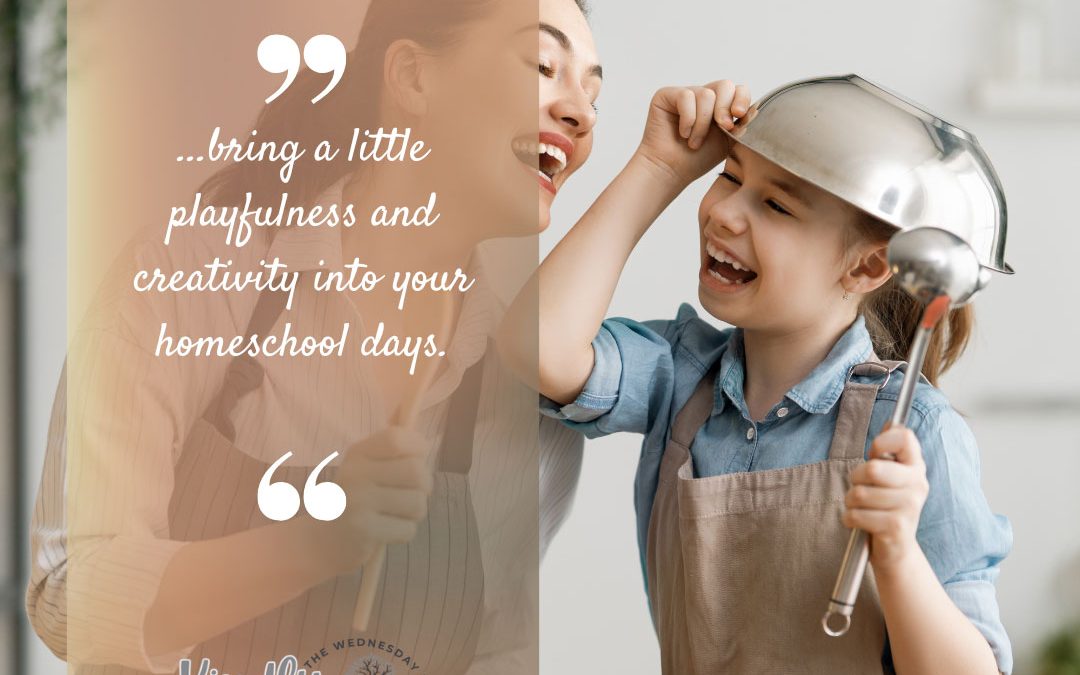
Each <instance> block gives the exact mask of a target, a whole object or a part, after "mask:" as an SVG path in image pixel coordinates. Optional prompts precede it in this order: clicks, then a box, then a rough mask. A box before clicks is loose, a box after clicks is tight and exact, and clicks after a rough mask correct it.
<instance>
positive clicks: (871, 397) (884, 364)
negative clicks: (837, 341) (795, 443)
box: [829, 354, 907, 459]
mask: <svg viewBox="0 0 1080 675" xmlns="http://www.w3.org/2000/svg"><path fill="white" fill-rule="evenodd" d="M906 365H907V364H906V363H905V362H903V361H881V360H880V359H878V357H877V356H876V355H875V354H871V355H870V360H868V361H866V362H865V363H860V364H858V365H856V366H853V367H852V368H851V370H850V371H849V372H848V377H847V381H846V383H845V384H844V392H843V393H842V394H841V395H840V411H839V412H838V413H837V416H836V429H835V430H834V431H833V437H832V444H831V445H830V446H829V459H863V457H864V456H865V453H866V437H867V436H869V434H870V417H871V415H873V413H874V403H875V402H877V397H878V393H879V392H880V391H881V390H882V389H884V388H885V387H886V385H888V384H889V380H890V379H891V377H892V374H893V372H894V371H896V370H897V369H899V368H901V366H906ZM853 375H859V376H861V377H872V376H874V375H885V379H884V380H883V381H882V382H881V383H872V382H871V383H861V382H856V381H854V380H853V379H851V378H852V376H853Z"/></svg>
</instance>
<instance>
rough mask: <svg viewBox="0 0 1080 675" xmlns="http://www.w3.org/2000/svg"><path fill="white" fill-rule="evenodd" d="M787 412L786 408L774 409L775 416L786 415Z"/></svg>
mask: <svg viewBox="0 0 1080 675" xmlns="http://www.w3.org/2000/svg"><path fill="white" fill-rule="evenodd" d="M787 414H788V409H787V408H780V409H779V410H777V411H776V416H777V417H787Z"/></svg>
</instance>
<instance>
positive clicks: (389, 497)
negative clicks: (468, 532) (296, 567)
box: [314, 427, 434, 573]
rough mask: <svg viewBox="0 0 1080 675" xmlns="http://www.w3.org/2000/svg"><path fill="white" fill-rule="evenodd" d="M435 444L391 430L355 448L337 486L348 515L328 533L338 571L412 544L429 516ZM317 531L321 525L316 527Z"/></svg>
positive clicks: (347, 454)
mask: <svg viewBox="0 0 1080 675" xmlns="http://www.w3.org/2000/svg"><path fill="white" fill-rule="evenodd" d="M430 445H431V443H430V442H429V441H428V440H427V439H425V438H424V437H423V436H421V435H420V434H419V433H417V432H415V431H412V430H409V429H406V428H404V427H390V428H388V429H386V430H384V431H382V432H380V433H378V434H375V435H374V436H371V437H369V438H366V439H364V440H363V441H360V442H359V443H356V444H355V445H353V446H351V447H350V448H349V449H348V450H347V451H346V452H345V458H344V461H343V462H342V464H341V466H340V467H339V468H338V471H337V473H336V474H335V475H334V482H335V483H337V484H338V485H340V486H341V489H342V490H344V491H345V495H346V506H345V513H343V514H342V515H341V517H340V518H338V519H337V520H335V521H333V522H332V523H327V524H326V525H328V526H329V527H328V528H327V531H324V533H323V534H324V537H325V535H329V539H330V541H329V542H328V544H324V545H329V546H331V547H332V551H333V552H334V553H336V554H337V555H335V556H334V562H335V564H336V565H337V566H338V567H339V570H338V571H339V573H345V572H350V571H353V570H355V569H356V568H357V567H359V566H361V565H363V564H364V563H365V562H367V561H368V560H369V559H370V558H371V556H372V555H373V554H374V553H375V551H377V550H378V549H379V548H380V547H381V546H385V545H386V544H400V543H406V542H408V541H411V540H412V538H413V537H415V536H416V530H417V526H418V525H419V523H420V521H422V520H423V519H424V518H425V517H426V516H427V510H428V496H429V495H430V494H431V490H432V485H433V482H434V479H433V475H432V469H431V468H429V462H428V453H429V450H430ZM314 526H315V527H318V526H319V524H315V525H314Z"/></svg>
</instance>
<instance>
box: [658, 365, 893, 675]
mask: <svg viewBox="0 0 1080 675" xmlns="http://www.w3.org/2000/svg"><path fill="white" fill-rule="evenodd" d="M899 365H900V364H899V363H896V362H889V363H888V364H882V363H881V362H879V361H877V359H876V357H873V361H872V362H871V363H865V364H861V365H859V366H856V367H855V368H854V369H853V371H852V372H853V373H855V374H858V375H874V374H878V375H881V374H884V373H885V372H892V370H894V369H896V368H897V367H898V366H899ZM718 371H719V362H717V364H715V365H714V366H713V367H712V369H711V370H710V371H709V373H708V374H707V375H706V376H705V377H704V378H702V380H701V381H700V382H699V384H698V386H697V388H696V389H695V391H694V393H693V395H691V397H690V399H689V400H688V401H687V403H686V405H685V406H684V407H683V408H682V410H680V411H679V413H678V414H677V415H676V417H675V423H674V425H673V426H672V430H671V436H670V440H669V441H668V444H667V446H666V448H665V449H664V456H663V459H662V460H661V464H660V478H659V483H658V487H657V491H656V499H655V502H654V505H653V510H652V514H651V517H650V521H649V532H648V540H647V549H646V571H647V576H648V585H649V603H650V608H651V610H652V615H653V621H654V623H655V625H656V630H657V635H658V638H659V641H660V658H661V663H662V672H664V673H665V674H668V675H676V674H677V675H717V674H719V673H737V674H740V675H741V674H743V673H770V674H782V673H860V674H862V673H873V672H877V673H880V672H882V663H881V659H882V653H883V651H884V645H885V620H884V616H883V615H882V613H881V605H880V602H879V600H878V595H877V589H876V586H875V585H874V581H873V574H872V570H870V569H869V568H868V569H867V573H866V577H865V581H864V582H863V585H862V588H861V589H860V591H859V597H858V604H859V611H858V619H857V620H856V621H854V622H853V623H852V626H851V631H850V632H849V633H848V634H847V635H846V636H844V637H843V638H839V639H838V638H832V637H829V636H827V635H825V633H824V632H823V631H822V629H821V616H822V613H823V612H824V611H825V607H826V606H827V604H828V601H829V594H830V593H831V591H832V587H833V584H834V583H835V581H836V573H837V570H839V568H840V562H841V558H842V557H843V554H844V549H845V547H846V544H847V539H848V535H849V532H850V531H849V530H848V529H847V528H845V527H844V526H843V524H842V523H841V521H840V516H841V513H842V511H843V507H844V496H845V494H846V493H847V490H848V488H849V486H850V481H849V475H850V473H851V470H852V469H854V468H855V466H856V465H858V464H859V463H860V462H862V461H863V454H864V449H865V446H866V439H867V435H868V432H869V426H870V416H871V413H872V412H873V408H874V402H875V400H876V398H877V394H878V391H879V390H880V389H881V386H883V385H877V384H860V383H857V382H855V381H853V380H851V379H850V374H849V379H848V381H847V382H846V383H845V387H844V392H843V394H842V396H841V398H840V402H839V406H840V410H839V414H838V417H837V422H836V430H835V432H834V434H833V438H832V443H831V446H830V448H829V458H828V459H827V460H826V461H824V462H818V463H816V464H809V465H803V466H794V467H789V468H784V469H774V470H768V471H755V472H744V473H734V474H726V475H720V476H712V477H707V478H695V477H694V466H693V459H692V457H691V454H690V448H691V445H692V444H693V442H694V437H695V435H696V434H697V432H698V430H699V429H701V428H702V426H703V425H704V424H705V422H706V421H707V420H708V419H709V416H710V414H711V412H712V409H713V403H714V401H713V390H714V383H715V380H716V376H717V373H718Z"/></svg>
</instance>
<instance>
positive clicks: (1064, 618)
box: [0, 0, 1080, 675]
mask: <svg viewBox="0 0 1080 675" xmlns="http://www.w3.org/2000/svg"><path fill="white" fill-rule="evenodd" d="M84 4H85V3H84ZM592 4H593V5H594V8H593V10H594V11H593V16H592V20H591V22H592V25H593V28H594V31H595V34H596V40H597V43H598V47H599V49H600V53H601V57H602V59H603V63H604V71H605V80H606V81H605V84H604V90H603V93H602V95H601V97H600V101H599V105H600V123H599V125H598V127H597V131H596V145H595V149H594V152H593V157H592V159H591V160H590V162H589V163H588V164H587V165H586V166H585V167H584V168H583V169H582V170H581V172H580V173H579V174H578V175H577V176H575V178H574V180H572V181H570V183H569V184H568V185H567V187H566V188H565V189H564V190H563V191H562V193H561V194H560V196H559V199H558V200H557V201H556V211H555V216H554V218H553V225H552V227H551V229H550V230H549V231H548V232H546V233H545V234H544V235H543V237H542V240H541V244H542V250H543V251H544V252H546V251H547V250H549V249H550V248H551V246H552V245H554V243H555V242H556V241H557V240H558V238H559V237H561V236H562V235H563V234H564V233H565V232H566V230H567V229H568V228H569V227H570V226H571V225H572V224H573V222H574V221H575V220H576V218H577V217H578V215H580V213H581V212H582V211H583V210H584V209H585V208H586V207H587V206H588V204H589V203H590V201H591V200H592V198H594V197H595V196H596V195H597V194H598V193H599V192H600V190H601V189H602V188H603V187H604V186H605V185H606V184H607V182H608V181H609V180H610V179H611V177H612V176H614V174H615V173H616V172H617V171H618V170H619V168H621V166H622V164H623V163H624V162H625V160H626V159H627V158H628V157H629V156H630V153H631V152H632V151H633V149H634V147H635V146H636V144H637V141H638V139H639V137H640V133H641V125H642V123H643V121H644V119H645V110H646V106H647V104H648V101H649V98H650V97H651V94H652V92H653V91H654V90H655V89H656V88H658V87H660V86H663V85H667V84H700V83H704V82H707V81H711V80H715V79H719V78H732V79H735V80H737V81H740V82H745V83H747V84H749V85H750V86H751V88H752V91H753V92H754V94H755V97H756V96H757V95H760V94H762V93H764V92H766V91H768V90H770V89H772V88H774V87H776V86H778V85H780V84H783V83H786V82H788V81H791V80H794V79H799V78H803V77H808V76H814V75H823V74H841V73H848V72H855V73H858V74H860V75H862V76H864V77H866V78H868V79H871V80H874V81H876V82H878V83H881V84H884V85H886V86H888V87H889V88H891V89H894V90H896V91H899V92H901V93H903V94H905V95H906V96H908V97H909V98H912V99H914V100H916V101H918V102H921V103H923V104H924V105H925V106H927V107H929V108H930V109H932V110H934V111H935V112H938V113H939V114H940V115H942V116H943V117H945V118H946V119H949V120H950V121H952V122H954V123H955V124H958V125H960V126H962V127H965V128H967V129H969V130H972V131H974V133H975V134H976V135H977V136H978V137H979V139H980V141H981V142H982V144H983V146H984V147H985V148H986V150H987V152H988V153H989V155H990V157H991V158H992V159H993V160H994V162H995V165H996V166H997V169H998V172H999V174H1000V176H1001V179H1002V182H1003V183H1004V185H1005V189H1006V194H1007V196H1008V200H1009V216H1010V228H1009V236H1008V259H1009V260H1010V262H1011V263H1012V265H1013V266H1014V267H1015V268H1016V270H1017V274H1016V276H1015V277H1012V278H1007V277H997V278H996V279H995V280H994V282H993V283H992V285H991V286H990V288H989V289H988V290H987V291H985V292H984V294H983V295H982V296H981V297H980V298H979V300H978V302H977V305H976V306H977V308H978V310H979V328H978V334H977V337H976V340H975V342H974V344H973V346H972V348H971V349H970V351H969V353H968V356H967V357H966V359H965V360H964V361H963V362H962V363H961V365H960V366H958V367H957V368H956V369H955V370H954V371H953V372H951V373H950V374H949V375H947V376H946V378H945V381H944V387H945V390H946V392H947V393H948V394H949V395H950V397H951V398H952V400H953V402H954V404H955V405H956V407H957V408H958V409H960V410H961V411H962V412H964V413H965V414H966V415H967V416H968V419H969V422H970V424H971V426H972V427H973V428H974V430H975V433H976V435H977V437H978V438H979V441H980V444H981V447H982V458H983V476H982V478H983V485H984V488H985V490H986V493H987V495H988V497H989V499H990V502H991V505H992V506H993V508H994V509H995V510H996V511H998V512H999V513H1003V514H1005V515H1007V516H1008V517H1009V518H1010V519H1011V520H1012V524H1013V528H1014V531H1015V548H1014V550H1013V553H1012V555H1011V556H1010V557H1009V558H1008V560H1007V561H1006V562H1005V564H1004V567H1003V572H1002V576H1001V580H1000V583H999V587H998V589H999V600H1000V604H1001V610H1002V614H1003V616H1004V620H1005V623H1006V626H1007V627H1008V629H1009V631H1010V634H1011V637H1012V639H1013V644H1014V649H1015V652H1016V657H1017V668H1016V670H1015V672H1017V673H1042V674H1044V675H1051V674H1053V675H1065V674H1068V673H1080V627H1078V626H1080V486H1078V483H1080V364H1078V362H1077V361H1074V360H1073V359H1074V358H1076V357H1075V356H1074V355H1073V353H1072V351H1073V350H1074V349H1075V348H1076V346H1077V345H1080V300H1078V293H1077V291H1078V290H1080V280H1078V274H1077V272H1076V271H1075V270H1076V257H1077V255H1078V251H1080V217H1078V215H1077V213H1078V207H1077V200H1078V193H1080V2H1076V0H951V1H950V2H947V3H942V2H935V1H932V0H909V2H906V3H869V2H863V1H860V0H829V1H827V2H826V1H824V0H818V1H817V2H807V1H805V0H761V1H760V2H755V3H735V2H725V1H724V0H708V1H706V0H695V1H689V0H678V1H674V0H667V1H665V2H656V1H654V2H647V1H646V0H593V2H592ZM66 10H67V8H66V5H65V4H64V3H63V0H0V177H2V180H0V372H2V373H3V380H2V381H3V382H4V386H3V388H2V389H0V542H2V543H3V548H2V549H0V673H13V674H16V675H24V674H26V675H59V674H61V673H64V672H65V667H64V664H63V663H62V662H61V661H59V660H58V659H56V658H55V657H54V656H53V655H52V654H51V653H50V652H49V651H48V650H47V649H46V648H45V647H44V646H43V645H42V643H41V642H40V641H39V640H38V639H37V638H36V636H35V635H34V634H33V632H32V631H31V630H30V629H29V627H28V625H27V624H26V619H25V613H24V611H23V606H22V598H23V593H24V590H25V584H26V579H25V577H26V573H27V569H28V556H29V554H28V551H27V526H28V523H29V517H30V509H31V508H32V504H33V499H34V495H35V491H36V488H37V482H38V477H39V473H40V470H41V463H42V456H43V452H44V445H45V430H46V425H47V420H48V415H49V410H50V406H51V405H52V398H53V392H54V388H55V386H56V382H57V378H58V376H59V373H60V368H61V365H62V361H63V358H64V345H65V337H66V311H65V309H66V308H65V289H66V268H65V265H66V246H65V241H66V236H65V234H66V227H67V211H66V197H65V190H66V185H67V182H66V181H67V175H66V162H65V158H66V136H65V125H64V118H63V107H62V106H63V94H64V92H63V75H64V58H63V53H64V52H63V46H64V25H65V20H66ZM135 57H137V55H133V58H135ZM76 178H77V177H76ZM705 180H710V179H709V178H707V179H705ZM705 185H706V183H705V182H702V183H700V184H697V185H694V186H692V187H691V188H690V189H689V190H688V191H687V193H686V194H684V195H683V197H682V198H680V199H679V200H678V201H677V202H676V203H675V204H674V205H673V206H672V207H671V208H670V209H669V210H668V211H667V212H666V213H665V214H664V216H663V217H662V218H661V221H660V222H659V223H658V224H657V226H656V227H654V228H653V229H652V231H650V232H649V234H648V235H647V236H646V237H645V239H644V241H643V242H642V245H641V246H640V247H639V249H638V252H637V253H635V255H634V257H633V258H632V259H631V261H630V263H629V265H628V268H627V271H626V274H625V276H624V280H623V282H622V284H621V285H620V287H619V290H618V292H617V294H616V297H615V301H614V306H613V307H612V311H611V313H612V314H613V315H626V316H633V317H636V318H669V317H672V316H674V313H675V308H676V307H677V306H678V303H679V302H680V301H682V300H687V301H692V300H695V299H696V296H697V293H696V288H697V282H696V269H697V234H696V215H695V214H696V208H697V203H698V201H699V199H700V196H701V194H702V193H703V191H704V189H705ZM658 281H660V283H658ZM638 447H639V439H638V438H637V437H633V436H615V437H610V438H607V439H603V440H600V441H595V442H590V443H588V444H587V446H586V457H585V464H584V470H583V475H582V480H581V488H580V490H579V492H578V497H577V502H576V506H575V509H574V512H573V514H572V516H571V518H570V520H569V522H568V524H567V525H566V527H565V528H564V530H563V531H562V533H561V534H560V535H559V537H558V538H557V539H556V540H555V542H554V544H553V545H552V548H551V550H550V553H549V556H548V559H547V560H546V562H545V564H544V566H543V568H542V570H541V573H542V578H541V584H542V586H541V590H542V595H543V606H542V620H543V621H542V626H543V628H542V636H541V640H542V668H541V672H542V673H545V674H554V673H624V674H627V675H636V674H639V673H640V674H642V675H645V674H653V673H656V672H657V649H656V645H655V639H654V638H653V634H652V626H651V624H650V622H649V618H648V613H647V609H646V600H645V596H644V594H643V592H642V584H641V576H640V571H639V567H638V562H637V560H638V558H637V551H636V547H635V538H634V519H633V515H632V507H631V498H632V476H633V472H634V467H635V463H636V460H637V452H638Z"/></svg>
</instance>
